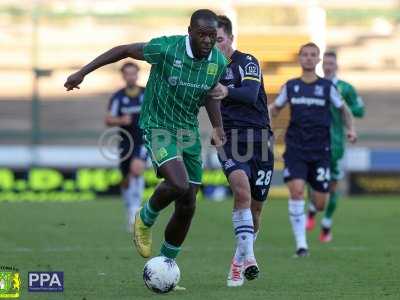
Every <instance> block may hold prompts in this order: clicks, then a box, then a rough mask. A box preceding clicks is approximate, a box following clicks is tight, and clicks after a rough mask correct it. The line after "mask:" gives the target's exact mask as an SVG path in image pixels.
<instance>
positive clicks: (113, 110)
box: [108, 97, 119, 117]
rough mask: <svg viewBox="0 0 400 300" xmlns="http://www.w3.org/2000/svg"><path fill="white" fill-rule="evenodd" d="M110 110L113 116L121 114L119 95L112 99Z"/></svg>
mask: <svg viewBox="0 0 400 300" xmlns="http://www.w3.org/2000/svg"><path fill="white" fill-rule="evenodd" d="M108 112H109V113H110V115H111V116H113V117H118V116H119V99H118V98H117V97H113V98H111V99H110V103H109V105H108Z"/></svg>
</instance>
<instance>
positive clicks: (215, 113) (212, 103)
mask: <svg viewBox="0 0 400 300" xmlns="http://www.w3.org/2000/svg"><path fill="white" fill-rule="evenodd" d="M220 104H221V103H220V101H218V100H214V99H212V98H210V97H207V99H206V103H205V108H206V111H207V114H208V118H209V119H210V122H211V125H212V127H213V135H212V140H211V143H212V144H213V145H214V146H216V147H219V146H221V145H223V144H224V143H225V132H224V129H223V125H222V117H221V108H220Z"/></svg>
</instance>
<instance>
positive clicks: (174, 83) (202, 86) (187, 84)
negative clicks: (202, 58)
mask: <svg viewBox="0 0 400 300" xmlns="http://www.w3.org/2000/svg"><path fill="white" fill-rule="evenodd" d="M168 83H169V84H170V85H171V86H177V85H179V86H185V87H190V88H195V89H202V90H206V91H208V90H209V89H211V87H210V86H209V85H207V84H205V83H201V84H200V83H193V82H187V81H182V80H180V79H179V80H178V77H176V76H170V77H168Z"/></svg>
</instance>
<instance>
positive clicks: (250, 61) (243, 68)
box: [239, 54, 261, 83]
mask: <svg viewBox="0 0 400 300" xmlns="http://www.w3.org/2000/svg"><path fill="white" fill-rule="evenodd" d="M239 68H240V75H241V77H242V78H241V79H242V81H245V80H253V81H257V82H260V83H261V69H260V65H259V63H258V61H257V59H256V58H255V57H254V56H252V55H249V54H247V55H246V56H245V58H243V59H242V61H241V63H240V65H239Z"/></svg>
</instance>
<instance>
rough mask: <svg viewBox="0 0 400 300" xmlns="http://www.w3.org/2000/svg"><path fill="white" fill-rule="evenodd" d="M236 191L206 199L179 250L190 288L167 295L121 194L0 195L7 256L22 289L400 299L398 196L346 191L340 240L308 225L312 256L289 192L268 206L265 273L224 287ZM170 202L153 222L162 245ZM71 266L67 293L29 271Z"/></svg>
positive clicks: (75, 293) (70, 295)
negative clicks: (302, 241) (151, 283)
mask: <svg viewBox="0 0 400 300" xmlns="http://www.w3.org/2000/svg"><path fill="white" fill-rule="evenodd" d="M231 204H232V203H231V201H225V202H222V203H215V202H207V201H201V202H200V203H199V205H198V210H197V215H196V217H195V220H194V223H193V226H192V229H191V232H190V235H189V237H188V239H187V241H186V243H185V244H184V250H183V251H182V253H181V255H180V256H179V258H178V264H179V266H180V269H181V273H182V277H181V285H183V286H185V287H186V288H187V291H184V292H173V293H170V294H168V295H164V296H160V295H156V294H153V293H151V292H150V291H149V290H147V289H146V288H145V286H144V284H143V281H142V268H143V265H144V263H145V260H144V259H142V258H140V257H139V256H138V255H137V254H136V252H135V250H134V249H133V248H132V244H131V242H130V237H129V235H128V234H127V233H126V232H124V218H123V216H124V215H123V208H122V204H121V202H119V201H98V202H92V203H88V202H86V203H37V204H35V203H1V204H0V212H1V217H0V265H8V266H15V267H17V268H19V270H20V272H21V276H22V280H23V283H22V295H21V298H20V299H24V300H25V299H29V300H31V299H55V300H57V299H78V300H82V299H86V300H92V299H93V300H100V299H107V300H114V299H115V300H117V299H118V300H119V299H153V298H154V299H155V298H160V297H163V298H164V297H166V298H169V299H207V300H210V299H235V300H236V299H307V300H309V299H399V298H400V267H399V266H400V234H399V229H400V226H399V225H400V221H399V220H400V199H395V198H383V197H376V198H372V197H371V198H358V199H352V200H351V201H342V202H341V203H340V208H339V209H340V211H339V213H338V214H337V215H336V219H335V222H336V223H335V227H334V241H333V242H332V243H331V244H329V245H321V244H320V243H319V242H318V230H316V231H315V232H312V234H310V235H309V243H310V250H311V256H310V257H309V258H306V259H293V258H291V256H292V254H293V252H294V245H293V239H292V233H291V230H290V227H289V221H288V213H287V201H283V200H274V199H272V200H271V201H270V202H269V203H268V205H267V206H266V207H265V212H264V215H263V224H262V231H261V233H260V235H259V239H258V240H257V243H256V248H255V249H256V256H257V258H258V263H259V264H260V267H261V271H262V273H261V277H260V278H259V279H258V280H255V281H253V282H246V283H245V286H244V287H242V288H237V289H228V288H226V287H225V279H226V273H227V270H228V266H229V262H230V259H231V255H232V252H233V234H232V229H231ZM169 213H170V210H168V211H165V212H164V213H163V214H162V216H161V217H160V219H159V220H158V223H157V224H156V226H155V228H154V233H155V237H154V254H157V251H158V248H159V245H160V242H161V238H162V231H163V227H164V225H165V223H166V221H167V219H168V216H169ZM44 270H55V271H64V277H65V289H64V293H55V294H46V293H39V294H36V293H28V292H27V273H28V271H44Z"/></svg>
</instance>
